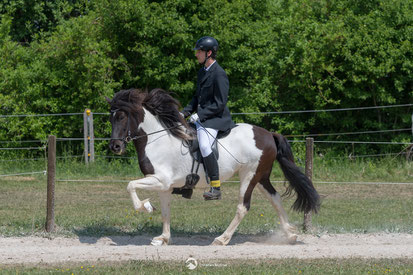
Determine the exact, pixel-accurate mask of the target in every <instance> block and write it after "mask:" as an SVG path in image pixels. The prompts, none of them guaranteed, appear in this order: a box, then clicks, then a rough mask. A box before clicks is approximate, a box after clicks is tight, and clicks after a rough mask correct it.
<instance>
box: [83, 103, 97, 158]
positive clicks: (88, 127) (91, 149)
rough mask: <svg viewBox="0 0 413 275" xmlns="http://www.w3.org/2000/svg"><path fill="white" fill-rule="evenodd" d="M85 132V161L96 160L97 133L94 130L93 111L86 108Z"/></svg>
mask: <svg viewBox="0 0 413 275" xmlns="http://www.w3.org/2000/svg"><path fill="white" fill-rule="evenodd" d="M83 132H84V143H85V163H86V164H88V163H89V162H93V161H94V160H95V135H94V130H93V113H92V111H90V109H85V111H84V113H83Z"/></svg>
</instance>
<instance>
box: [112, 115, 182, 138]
mask: <svg viewBox="0 0 413 275" xmlns="http://www.w3.org/2000/svg"><path fill="white" fill-rule="evenodd" d="M120 110H121V109H116V110H110V115H112V114H113V117H115V115H116V112H117V111H120ZM122 111H124V110H122ZM124 112H126V111H124ZM126 113H127V114H128V122H127V125H128V126H127V132H128V135H127V136H126V137H124V138H111V139H117V140H122V141H123V142H124V143H126V144H128V143H129V142H131V141H132V140H137V139H140V138H143V137H147V136H150V135H154V134H158V133H161V132H165V131H168V130H171V129H174V128H178V127H179V126H181V125H175V126H172V127H168V128H165V129H162V130H159V131H155V132H152V133H149V134H143V135H134V136H132V132H131V130H130V122H129V121H130V119H129V118H130V113H129V112H126Z"/></svg>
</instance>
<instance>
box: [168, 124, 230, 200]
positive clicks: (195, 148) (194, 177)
mask: <svg viewBox="0 0 413 275" xmlns="http://www.w3.org/2000/svg"><path fill="white" fill-rule="evenodd" d="M189 125H190V126H191V128H192V130H193V135H194V136H196V126H195V124H193V123H190V124H189ZM230 133H231V129H228V130H226V131H218V134H217V137H216V138H215V140H214V142H213V144H212V153H213V154H215V157H216V158H217V160H218V159H219V152H218V142H217V140H218V139H221V138H224V137H226V136H228V135H229V134H230ZM188 149H189V153H190V154H191V156H192V168H191V173H190V174H189V175H187V176H186V179H185V185H184V186H182V187H180V188H174V189H173V191H172V194H179V195H182V197H184V198H186V199H190V198H191V197H192V193H193V189H194V188H195V185H196V184H197V183H198V181H199V179H200V177H199V175H198V169H199V165H200V164H201V163H203V158H202V155H201V150H200V149H199V143H198V139H197V138H194V139H193V140H189V141H188ZM195 162H196V163H197V164H196V169H195ZM194 169H195V170H194ZM205 175H206V177H207V181H208V175H207V171H205Z"/></svg>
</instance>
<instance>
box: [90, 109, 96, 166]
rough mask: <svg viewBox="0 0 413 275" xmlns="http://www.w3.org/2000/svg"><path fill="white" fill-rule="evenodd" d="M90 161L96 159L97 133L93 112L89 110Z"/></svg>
mask: <svg viewBox="0 0 413 275" xmlns="http://www.w3.org/2000/svg"><path fill="white" fill-rule="evenodd" d="M89 154H90V156H89V161H90V162H94V161H95V133H94V131H93V112H92V111H91V110H89Z"/></svg>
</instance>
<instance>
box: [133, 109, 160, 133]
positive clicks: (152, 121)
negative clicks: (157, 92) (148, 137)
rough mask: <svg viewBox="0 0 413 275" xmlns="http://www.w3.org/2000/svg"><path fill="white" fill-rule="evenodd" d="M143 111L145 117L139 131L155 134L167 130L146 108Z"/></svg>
mask: <svg viewBox="0 0 413 275" xmlns="http://www.w3.org/2000/svg"><path fill="white" fill-rule="evenodd" d="M143 111H144V114H145V115H144V119H143V121H142V123H141V124H140V125H139V129H142V130H143V131H145V133H146V134H150V133H155V132H157V131H162V130H164V129H165V128H164V127H163V126H162V124H161V122H160V121H159V119H158V118H157V117H156V116H154V115H152V114H151V112H149V111H148V110H146V109H145V108H143ZM163 134H165V133H163Z"/></svg>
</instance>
